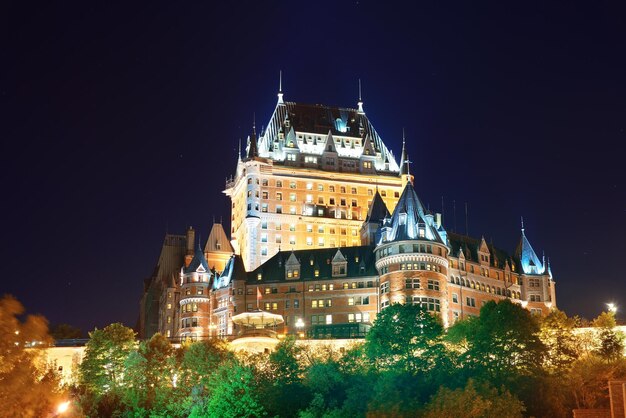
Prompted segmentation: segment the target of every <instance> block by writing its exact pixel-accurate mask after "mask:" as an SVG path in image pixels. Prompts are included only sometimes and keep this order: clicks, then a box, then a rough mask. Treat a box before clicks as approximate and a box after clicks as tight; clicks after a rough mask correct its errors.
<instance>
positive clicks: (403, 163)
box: [400, 128, 411, 176]
mask: <svg viewBox="0 0 626 418" xmlns="http://www.w3.org/2000/svg"><path fill="white" fill-rule="evenodd" d="M408 159H409V157H408V156H407V154H406V149H405V137H404V128H402V155H400V175H401V176H402V175H403V174H408V175H410V174H411V173H409V164H408V163H409V161H408Z"/></svg>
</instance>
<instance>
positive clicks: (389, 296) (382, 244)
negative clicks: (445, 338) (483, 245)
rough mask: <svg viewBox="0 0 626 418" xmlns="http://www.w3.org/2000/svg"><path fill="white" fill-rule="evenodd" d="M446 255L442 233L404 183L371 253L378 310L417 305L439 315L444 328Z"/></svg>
mask: <svg viewBox="0 0 626 418" xmlns="http://www.w3.org/2000/svg"><path fill="white" fill-rule="evenodd" d="M448 251H449V248H448V247H447V245H446V239H445V232H443V231H442V230H439V229H438V228H437V225H436V224H435V222H434V219H433V216H432V215H430V214H427V213H426V212H425V210H424V207H423V205H422V204H421V202H420V200H419V198H418V197H417V194H416V193H415V190H414V189H413V185H412V184H411V183H410V182H409V183H407V185H406V187H405V188H404V191H403V192H402V196H400V200H399V201H398V204H397V206H396V208H395V210H394V212H393V215H391V217H390V218H387V219H385V220H384V221H383V226H382V228H381V234H380V238H379V240H378V244H377V246H376V249H375V250H374V252H375V255H376V268H377V270H378V272H379V274H380V309H381V310H382V309H384V308H386V307H387V306H389V305H391V304H394V303H412V304H415V305H420V306H422V307H424V308H425V309H427V310H428V311H430V312H432V313H434V314H437V315H439V316H440V317H441V320H442V323H443V325H444V326H446V327H447V326H448V321H449V318H448V302H447V301H448V298H447V291H448V290H447V283H448V281H447V277H448Z"/></svg>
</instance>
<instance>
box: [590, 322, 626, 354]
mask: <svg viewBox="0 0 626 418" xmlns="http://www.w3.org/2000/svg"><path fill="white" fill-rule="evenodd" d="M592 325H593V326H594V327H596V328H599V329H600V330H599V335H598V336H599V337H600V338H599V344H598V346H597V347H596V349H595V353H596V354H597V355H599V356H600V357H602V358H603V359H605V360H607V361H615V360H618V359H619V358H621V357H622V356H623V355H624V336H623V335H622V334H621V333H620V332H616V331H615V327H616V326H617V322H616V321H615V313H614V312H602V313H601V314H600V315H599V316H598V317H597V318H596V319H594V320H593V324H592Z"/></svg>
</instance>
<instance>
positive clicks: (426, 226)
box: [381, 182, 445, 244]
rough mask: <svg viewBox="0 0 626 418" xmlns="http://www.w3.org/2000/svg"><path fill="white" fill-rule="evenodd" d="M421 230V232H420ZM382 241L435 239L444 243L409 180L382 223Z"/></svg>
mask: <svg viewBox="0 0 626 418" xmlns="http://www.w3.org/2000/svg"><path fill="white" fill-rule="evenodd" d="M420 230H423V234H420ZM381 239H382V243H385V242H391V241H405V240H425V241H435V242H439V243H442V244H445V243H444V242H443V240H442V239H441V236H440V235H439V232H437V226H436V225H435V224H434V223H433V221H432V217H428V219H427V217H426V212H425V211H424V206H423V205H422V202H421V201H420V199H419V197H417V193H415V189H414V188H413V185H412V184H411V182H408V183H407V185H406V186H405V187H404V191H403V192H402V195H401V196H400V200H398V204H397V205H396V207H395V209H394V211H393V215H391V219H387V220H385V222H384V223H383V231H382V234H381Z"/></svg>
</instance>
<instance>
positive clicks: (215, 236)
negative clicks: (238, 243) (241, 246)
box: [204, 223, 234, 253]
mask: <svg viewBox="0 0 626 418" xmlns="http://www.w3.org/2000/svg"><path fill="white" fill-rule="evenodd" d="M213 251H222V252H229V253H232V252H234V251H233V247H232V246H231V245H230V241H229V239H228V237H227V236H226V231H224V227H223V226H222V224H218V223H214V224H213V226H212V227H211V232H210V233H209V239H208V240H207V242H206V245H205V246H204V252H205V253H208V252H213Z"/></svg>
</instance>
